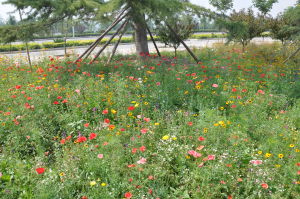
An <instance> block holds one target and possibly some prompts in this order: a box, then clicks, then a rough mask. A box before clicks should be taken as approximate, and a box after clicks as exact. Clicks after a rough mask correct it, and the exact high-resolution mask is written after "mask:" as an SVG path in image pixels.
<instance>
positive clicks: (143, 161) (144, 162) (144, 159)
mask: <svg viewBox="0 0 300 199" xmlns="http://www.w3.org/2000/svg"><path fill="white" fill-rule="evenodd" d="M146 162H147V159H146V158H141V159H140V160H139V161H137V162H136V163H138V164H146Z"/></svg>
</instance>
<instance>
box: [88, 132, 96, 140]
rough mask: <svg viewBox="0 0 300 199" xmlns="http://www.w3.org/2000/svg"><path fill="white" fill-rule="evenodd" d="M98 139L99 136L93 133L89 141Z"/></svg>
mask: <svg viewBox="0 0 300 199" xmlns="http://www.w3.org/2000/svg"><path fill="white" fill-rule="evenodd" d="M96 137H97V134H96V133H91V134H90V137H89V139H90V140H93V139H95V138H96Z"/></svg>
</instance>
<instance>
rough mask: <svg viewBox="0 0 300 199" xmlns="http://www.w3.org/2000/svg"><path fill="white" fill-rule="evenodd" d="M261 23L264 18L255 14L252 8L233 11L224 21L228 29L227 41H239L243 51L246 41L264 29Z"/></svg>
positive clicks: (263, 21)
mask: <svg viewBox="0 0 300 199" xmlns="http://www.w3.org/2000/svg"><path fill="white" fill-rule="evenodd" d="M262 24H266V23H265V18H264V17H262V16H261V15H257V16H256V15H255V14H254V12H253V10H252V9H250V8H249V9H248V10H247V11H246V10H245V9H242V10H241V11H239V12H236V11H234V12H233V13H232V14H231V15H230V17H229V19H227V20H225V21H224V26H225V27H226V29H227V30H228V34H227V39H228V42H231V41H234V42H239V43H241V44H242V46H243V51H244V50H245V47H246V46H247V45H248V43H249V42H250V41H251V40H252V39H253V38H254V37H258V36H260V35H261V33H263V32H264V31H265V30H266V27H265V26H264V25H262Z"/></svg>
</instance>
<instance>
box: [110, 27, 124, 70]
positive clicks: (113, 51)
mask: <svg viewBox="0 0 300 199" xmlns="http://www.w3.org/2000/svg"><path fill="white" fill-rule="evenodd" d="M126 30H127V26H125V27H124V30H123V31H122V33H121V34H120V36H119V40H118V41H117V43H116V44H115V46H114V48H113V50H112V52H111V54H110V56H109V58H108V60H107V62H106V65H108V64H109V63H110V62H111V60H112V58H113V57H114V55H115V53H116V51H117V48H118V46H119V43H120V41H121V39H122V37H123V35H124V34H125V32H126Z"/></svg>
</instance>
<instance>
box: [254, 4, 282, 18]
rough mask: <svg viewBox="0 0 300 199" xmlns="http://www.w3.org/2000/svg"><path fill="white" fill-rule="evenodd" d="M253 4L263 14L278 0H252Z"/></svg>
mask: <svg viewBox="0 0 300 199" xmlns="http://www.w3.org/2000/svg"><path fill="white" fill-rule="evenodd" d="M252 2H253V5H254V6H255V7H256V8H257V9H258V10H259V11H260V12H261V13H262V14H263V15H266V14H267V13H268V12H270V10H271V9H272V7H273V4H274V3H277V2H278V0H252Z"/></svg>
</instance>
